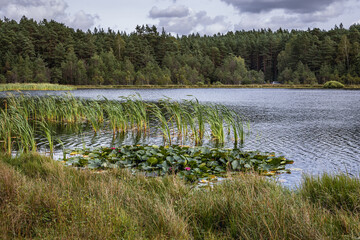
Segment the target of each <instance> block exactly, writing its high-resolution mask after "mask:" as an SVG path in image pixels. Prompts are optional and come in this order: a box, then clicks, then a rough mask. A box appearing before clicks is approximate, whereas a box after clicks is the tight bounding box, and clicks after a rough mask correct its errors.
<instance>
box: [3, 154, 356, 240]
mask: <svg viewBox="0 0 360 240" xmlns="http://www.w3.org/2000/svg"><path fill="white" fill-rule="evenodd" d="M0 159H1V160H0V238H1V239H23V238H28V239H353V238H356V237H359V236H360V219H359V212H358V211H350V210H347V209H345V208H344V209H342V208H339V207H334V208H331V210H329V207H328V206H327V207H322V205H321V204H319V203H318V202H317V201H316V200H314V199H312V200H311V201H310V200H308V195H306V194H305V193H304V192H306V191H305V190H304V189H305V188H306V189H307V191H309V188H311V184H310V185H309V184H308V185H306V186H305V185H303V186H302V187H301V188H300V189H299V190H298V191H289V190H287V189H284V188H283V187H281V186H279V185H278V184H277V183H274V182H270V181H269V180H268V179H266V178H263V177H259V176H254V175H249V174H247V175H245V174H240V175H237V176H235V177H234V178H233V179H232V180H231V181H225V182H224V183H222V184H219V185H217V186H215V187H214V188H210V189H198V188H194V186H192V185H190V186H189V185H188V184H186V183H185V182H183V181H182V180H180V179H178V178H176V177H175V176H167V177H164V178H145V177H144V176H141V175H136V176H134V175H132V174H131V173H130V172H129V171H126V170H113V171H107V172H92V171H88V170H76V169H74V168H69V167H64V166H63V165H62V164H61V163H58V162H55V161H53V160H50V159H49V158H47V157H44V156H40V155H36V154H35V155H34V154H33V155H23V156H22V157H18V158H10V157H9V156H6V155H1V156H0ZM306 181H307V183H309V181H313V180H312V179H307V180H306ZM357 184H358V183H357ZM357 194H359V193H357ZM314 196H315V195H314Z"/></svg>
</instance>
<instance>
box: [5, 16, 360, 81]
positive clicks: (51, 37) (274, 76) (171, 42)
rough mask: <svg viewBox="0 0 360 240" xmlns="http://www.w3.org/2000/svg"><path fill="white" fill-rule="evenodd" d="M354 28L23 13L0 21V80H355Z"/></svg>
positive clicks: (359, 52) (358, 48) (357, 46)
mask: <svg viewBox="0 0 360 240" xmlns="http://www.w3.org/2000/svg"><path fill="white" fill-rule="evenodd" d="M359 29H360V28H359V25H357V24H355V25H352V26H351V27H350V28H349V30H347V29H344V28H337V27H336V28H334V29H331V30H330V31H321V30H320V29H317V28H315V29H312V30H310V29H309V30H307V31H298V30H293V31H291V32H289V31H287V30H282V29H279V30H278V31H275V32H273V31H271V30H270V29H268V30H265V29H261V30H258V31H255V30H253V31H247V32H246V31H236V32H228V33H227V34H221V35H220V34H218V35H214V36H200V35H199V34H191V35H188V36H182V37H179V36H177V37H174V36H171V34H167V33H166V32H165V30H163V31H162V32H161V33H159V32H158V30H157V29H156V27H155V26H152V27H151V26H148V25H146V26H137V27H136V29H135V31H134V32H131V33H130V34H127V33H124V32H117V33H115V32H114V31H112V30H111V29H108V31H107V32H105V31H104V30H103V29H96V28H95V29H94V30H93V32H91V31H87V32H83V31H81V30H76V31H75V30H74V29H72V28H69V27H67V26H65V25H64V24H61V23H57V22H55V21H46V20H44V21H41V22H36V21H34V20H32V19H27V18H26V17H23V18H22V19H21V21H20V22H19V23H17V22H16V21H11V20H9V19H5V20H4V21H3V22H2V23H1V28H0V82H6V83H21V82H26V83H30V82H47V83H48V82H50V83H60V84H75V85H85V84H88V85H114V84H115V85H134V84H138V85H139V84H141V85H143V84H151V85H168V84H182V85H183V84H187V85H195V84H198V83H205V84H209V83H211V84H213V83H216V82H221V83H223V84H239V83H241V84H249V83H253V84H262V83H264V82H273V81H280V82H283V83H295V84H316V83H320V84H323V83H324V82H325V81H329V80H337V79H338V78H339V79H342V80H343V82H344V83H345V84H359V83H360V76H359V74H360V73H359V66H360V60H359V59H360V57H359V56H360V43H359V41H360V37H359V36H360V34H359V31H360V30H359ZM300 63H301V64H300ZM249 71H251V72H250V73H249ZM256 73H259V74H256Z"/></svg>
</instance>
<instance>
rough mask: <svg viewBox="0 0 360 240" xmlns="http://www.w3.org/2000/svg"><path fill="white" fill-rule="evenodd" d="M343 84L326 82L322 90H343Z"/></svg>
mask: <svg viewBox="0 0 360 240" xmlns="http://www.w3.org/2000/svg"><path fill="white" fill-rule="evenodd" d="M344 87H345V86H344V84H342V83H341V82H338V81H329V82H326V83H325V84H324V86H323V88H344Z"/></svg>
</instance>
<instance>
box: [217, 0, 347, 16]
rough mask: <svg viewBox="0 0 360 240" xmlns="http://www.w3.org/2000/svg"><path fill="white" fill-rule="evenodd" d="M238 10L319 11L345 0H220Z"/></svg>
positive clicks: (257, 11)
mask: <svg viewBox="0 0 360 240" xmlns="http://www.w3.org/2000/svg"><path fill="white" fill-rule="evenodd" d="M221 1H223V2H225V3H227V4H229V5H232V6H233V7H234V8H235V9H237V10H239V11H240V12H249V13H260V12H269V11H271V10H275V9H284V10H286V11H289V12H294V13H312V12H317V11H321V10H322V9H324V8H326V7H328V6H329V5H332V4H335V3H340V2H345V1H347V0H301V1H300V0H221Z"/></svg>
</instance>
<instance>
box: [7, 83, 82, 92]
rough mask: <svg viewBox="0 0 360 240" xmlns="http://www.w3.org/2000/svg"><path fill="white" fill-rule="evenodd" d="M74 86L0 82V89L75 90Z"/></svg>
mask: <svg viewBox="0 0 360 240" xmlns="http://www.w3.org/2000/svg"><path fill="white" fill-rule="evenodd" d="M75 89H76V87H75V86H67V85H60V84H51V83H7V84H0V91H28V90H53V91H59V90H65V91H68V90H75Z"/></svg>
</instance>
